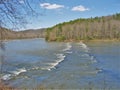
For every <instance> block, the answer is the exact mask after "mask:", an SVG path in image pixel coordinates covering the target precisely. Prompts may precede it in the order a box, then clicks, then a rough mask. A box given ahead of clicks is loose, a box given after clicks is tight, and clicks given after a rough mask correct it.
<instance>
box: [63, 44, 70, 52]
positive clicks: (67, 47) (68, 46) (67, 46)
mask: <svg viewBox="0 0 120 90" xmlns="http://www.w3.org/2000/svg"><path fill="white" fill-rule="evenodd" d="M71 48H72V45H71V44H70V43H67V44H66V48H65V49H63V50H62V51H68V50H70V49H71Z"/></svg>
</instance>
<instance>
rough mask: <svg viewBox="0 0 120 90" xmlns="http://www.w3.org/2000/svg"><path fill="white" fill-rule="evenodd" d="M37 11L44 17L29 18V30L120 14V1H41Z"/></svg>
mask: <svg viewBox="0 0 120 90" xmlns="http://www.w3.org/2000/svg"><path fill="white" fill-rule="evenodd" d="M36 10H37V11H38V12H40V13H42V14H43V15H38V17H37V18H35V17H29V21H30V22H33V23H31V24H28V25H27V26H26V28H27V29H30V28H33V29H37V28H46V27H51V26H54V25H56V24H58V23H61V22H66V21H70V20H74V19H77V18H89V17H95V16H106V15H112V14H115V13H120V0H41V2H40V3H38V5H37V8H36Z"/></svg>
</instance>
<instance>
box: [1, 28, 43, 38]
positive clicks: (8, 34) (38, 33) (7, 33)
mask: <svg viewBox="0 0 120 90" xmlns="http://www.w3.org/2000/svg"><path fill="white" fill-rule="evenodd" d="M44 31H45V29H37V30H33V29H31V30H25V31H19V32H17V31H13V30H9V29H6V28H0V34H1V35H0V40H6V39H7V40H8V39H26V38H43V37H44V35H45V34H44Z"/></svg>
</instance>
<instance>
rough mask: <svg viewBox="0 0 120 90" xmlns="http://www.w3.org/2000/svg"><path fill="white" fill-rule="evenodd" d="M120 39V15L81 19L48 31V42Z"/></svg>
mask: <svg viewBox="0 0 120 90" xmlns="http://www.w3.org/2000/svg"><path fill="white" fill-rule="evenodd" d="M94 39H120V13H117V14H115V15H111V16H102V17H95V18H92V17H91V18H88V19H84V18H80V19H76V20H72V21H69V22H64V23H60V24H57V25H56V26H54V27H51V28H48V29H47V30H46V40H47V41H65V40H66V41H74V40H94Z"/></svg>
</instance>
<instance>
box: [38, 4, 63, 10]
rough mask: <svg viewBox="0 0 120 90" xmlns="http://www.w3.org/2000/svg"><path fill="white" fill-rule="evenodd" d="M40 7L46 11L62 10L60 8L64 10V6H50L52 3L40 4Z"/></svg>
mask: <svg viewBox="0 0 120 90" xmlns="http://www.w3.org/2000/svg"><path fill="white" fill-rule="evenodd" d="M40 6H41V7H42V8H45V9H60V8H64V5H59V4H50V3H42V4H40Z"/></svg>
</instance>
